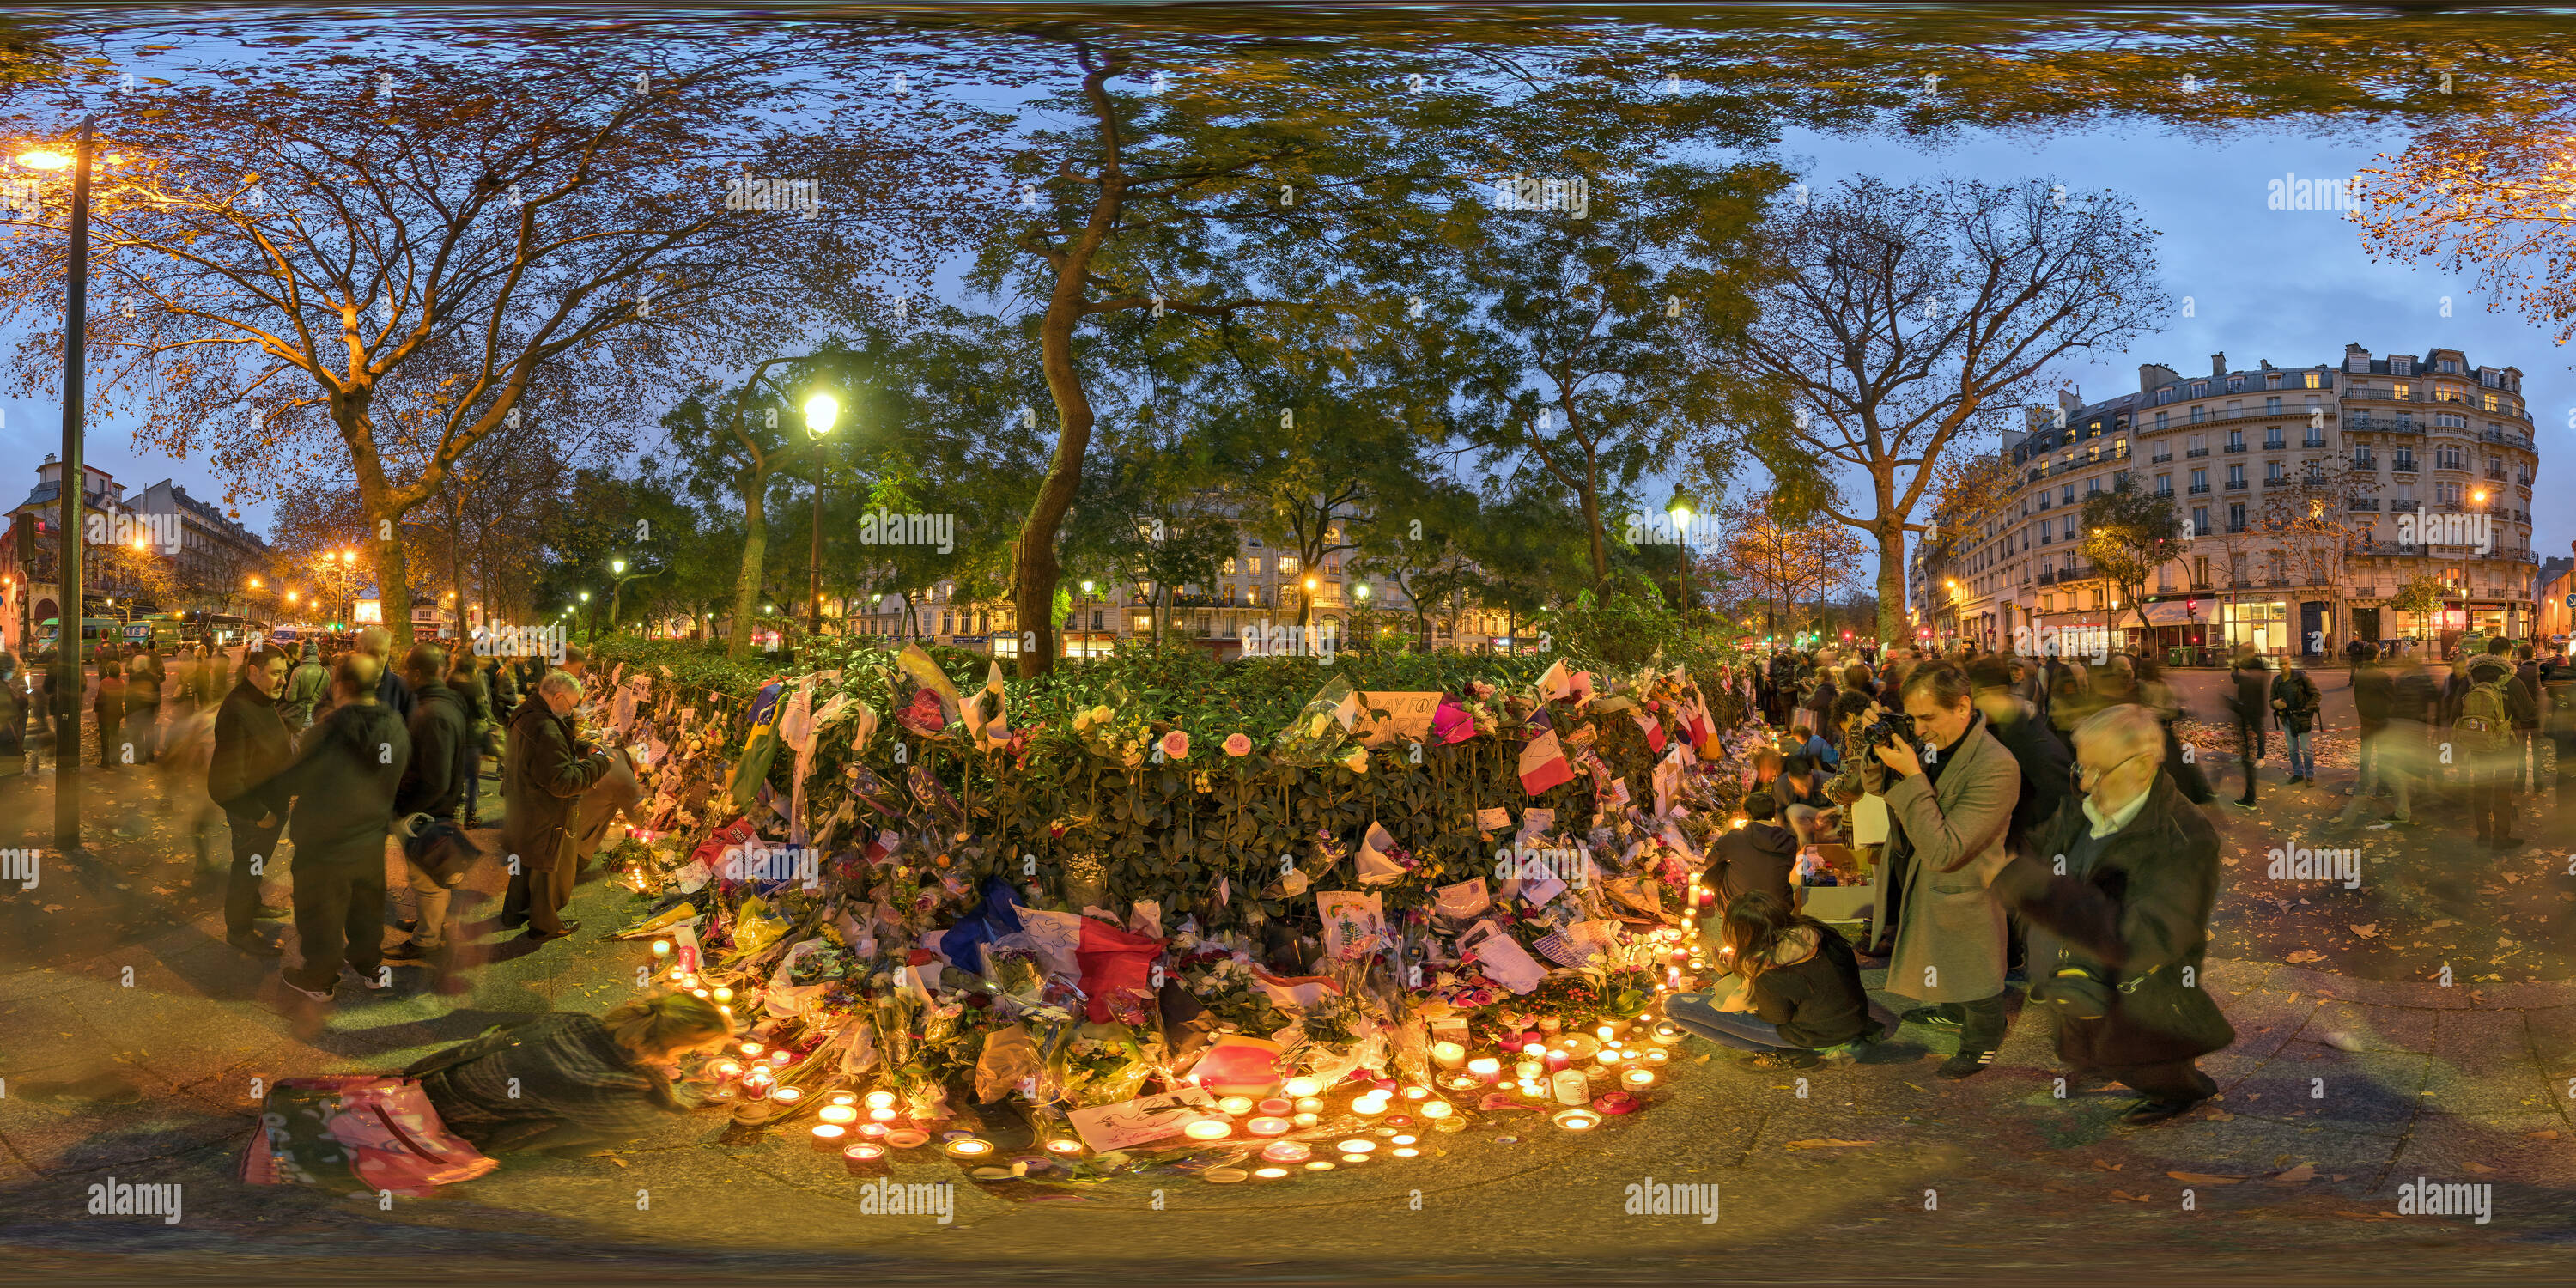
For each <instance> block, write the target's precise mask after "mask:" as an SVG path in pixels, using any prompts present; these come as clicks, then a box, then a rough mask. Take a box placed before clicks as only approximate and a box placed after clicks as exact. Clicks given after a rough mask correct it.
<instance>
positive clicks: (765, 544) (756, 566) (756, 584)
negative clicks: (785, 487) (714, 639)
mask: <svg viewBox="0 0 2576 1288" xmlns="http://www.w3.org/2000/svg"><path fill="white" fill-rule="evenodd" d="M739 477H740V479H741V486H742V519H743V543H742V571H741V572H739V573H736V574H735V575H734V583H733V632H732V638H731V639H729V640H728V641H726V644H725V656H726V657H727V658H730V659H732V660H733V661H736V662H740V661H743V660H745V659H747V658H749V657H750V656H751V609H752V605H753V604H755V603H757V602H758V601H759V598H760V565H761V560H762V559H763V557H765V556H766V555H767V554H768V552H769V521H768V518H767V516H766V515H765V514H764V513H763V511H764V508H765V507H766V506H767V504H768V498H767V497H765V496H763V495H761V494H762V493H763V492H764V491H766V490H767V485H768V479H767V477H766V475H765V474H764V473H763V472H762V471H760V470H759V469H758V468H756V467H755V468H752V469H746V470H744V471H743V472H742V474H741V475H740V476H739Z"/></svg>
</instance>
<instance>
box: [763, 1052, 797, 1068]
mask: <svg viewBox="0 0 2576 1288" xmlns="http://www.w3.org/2000/svg"><path fill="white" fill-rule="evenodd" d="M769 1062H770V1063H771V1064H774V1065H776V1066H778V1067H779V1068H781V1069H784V1068H786V1067H787V1066H789V1065H791V1064H794V1063H796V1053H795V1052H793V1051H772V1052H770V1053H769Z"/></svg>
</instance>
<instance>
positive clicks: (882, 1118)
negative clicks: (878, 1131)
mask: <svg viewBox="0 0 2576 1288" xmlns="http://www.w3.org/2000/svg"><path fill="white" fill-rule="evenodd" d="M868 1117H869V1118H871V1119H873V1120H875V1121H877V1122H881V1123H890V1122H893V1121H894V1120H895V1119H897V1118H899V1117H902V1115H901V1114H898V1113H896V1112H895V1111H894V1110H891V1109H871V1110H869V1111H868Z"/></svg>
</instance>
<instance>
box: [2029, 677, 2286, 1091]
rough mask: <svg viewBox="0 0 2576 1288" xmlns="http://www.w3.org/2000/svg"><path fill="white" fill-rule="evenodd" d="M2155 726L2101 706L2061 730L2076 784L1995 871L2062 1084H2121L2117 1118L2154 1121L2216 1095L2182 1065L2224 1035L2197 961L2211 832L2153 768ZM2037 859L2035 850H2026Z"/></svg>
mask: <svg viewBox="0 0 2576 1288" xmlns="http://www.w3.org/2000/svg"><path fill="white" fill-rule="evenodd" d="M2164 754H2165V743H2164V731H2163V730H2162V729H2161V728H2159V727H2158V725H2157V723H2156V719H2155V716H2154V714H2153V713H2151V712H2149V711H2148V710H2146V709H2145V708H2143V707H2135V706H2124V707H2110V708H2106V709H2104V710H2103V711H2101V712H2099V713H2097V714H2096V715H2094V716H2093V717H2092V718H2090V719H2088V720H2086V721H2085V722H2084V723H2083V725H2081V726H2079V727H2078V728H2077V729H2076V731H2075V756H2076V763H2077V773H2078V778H2077V781H2078V784H2079V786H2081V787H2082V788H2083V790H2084V791H2085V792H2086V793H2087V795H2086V796H2085V797H2084V799H2082V800H2078V801H2069V802H2067V804H2066V805H2065V806H2064V807H2063V808H2061V809H2060V810H2059V811H2058V814H2057V818H2056V819H2055V820H2054V821H2053V822H2052V823H2051V824H2050V825H2049V826H2048V828H2047V829H2046V830H2045V831H2043V832H2042V833H2041V834H2040V836H2039V838H2038V842H2039V843H2038V844H2037V845H2036V846H2035V847H2034V848H2033V852H2032V853H2029V854H2023V855H2019V856H2016V857H2015V858H2014V860H2013V861H2012V862H2011V863H2010V864H2008V865H2006V866H2005V868H2004V870H2003V872H2002V873H2001V874H1999V875H1998V876H1997V877H1996V878H1995V886H1994V890H1995V893H1996V895H1997V897H1999V898H2003V899H2005V900H2007V901H2008V902H2009V903H2011V904H2013V905H2014V906H2016V907H2018V908H2019V909H2020V910H2021V913H2022V915H2023V916H2024V917H2026V918H2028V919H2029V921H2030V924H2031V931H2030V975H2031V979H2032V981H2033V985H2032V988H2031V1000H2032V1001H2033V1002H2035V1003H2041V1004H2045V1005H2046V1006H2047V1008H2048V1009H2049V1010H2050V1011H2051V1012H2052V1013H2054V1015H2055V1016H2056V1020H2057V1056H2058V1059H2060V1060H2062V1061H2064V1062H2065V1063H2066V1066H2067V1081H2068V1083H2069V1084H2070V1090H2089V1089H2092V1088H2095V1087H2100V1086H2104V1085H2107V1084H2109V1083H2113V1082H2117V1083H2121V1084H2123V1085H2125V1086H2127V1087H2129V1088H2130V1089H2131V1090H2134V1091H2136V1092H2138V1093H2139V1094H2140V1095H2142V1096H2144V1097H2145V1099H2142V1100H2140V1101H2139V1102H2137V1103H2136V1104H2134V1105H2132V1106H2130V1107H2129V1109H2128V1110H2127V1112H2126V1113H2125V1114H2124V1115H2123V1116H2122V1119H2121V1120H2122V1121H2123V1122H2126V1123H2129V1124H2131V1125H2133V1126H2144V1125H2146V1124H2149V1123H2159V1122H2163V1121H2165V1120H2166V1119H2168V1118H2172V1117H2174V1116H2175V1115H2177V1114H2181V1113H2183V1112H2186V1111H2188V1110H2189V1109H2191V1108H2192V1106H2194V1105H2197V1104H2199V1103H2200V1102H2202V1101H2204V1100H2207V1099H2208V1098H2209V1097H2210V1096H2212V1095H2214V1094H2216V1093H2217V1091H2218V1085H2217V1084H2216V1083H2214V1082H2212V1081H2210V1078H2209V1075H2207V1074H2205V1073H2202V1072H2201V1071H2200V1069H2199V1068H2198V1066H2197V1065H2196V1064H2195V1063H2194V1062H2195V1061H2197V1060H2198V1059H2199V1058H2200V1057H2201V1056H2204V1055H2207V1054H2209V1053H2210V1052H2212V1051H2218V1050H2223V1049H2225V1048H2226V1047H2227V1046H2228V1045H2229V1044H2231V1043H2233V1042H2235V1041H2236V1030H2235V1028H2234V1027H2233V1026H2231V1025H2229V1024H2228V1022H2227V1017H2226V1016H2225V1015H2224V1014H2221V1013H2220V1011H2219V1009H2218V1003H2217V1002H2216V1001H2214V1000H2212V999H2211V997H2210V996H2209V991H2208V988H2207V983H2208V981H2207V980H2206V979H2205V978H2204V966H2203V961H2202V958H2203V957H2204V955H2205V954H2206V953H2207V952H2208V948H2209V910H2210V906H2211V905H2212V904H2214V903H2215V902H2217V899H2218V832H2217V830H2216V829H2215V828H2213V827H2211V826H2210V823H2209V820H2208V819H2207V818H2206V817H2204V816H2203V815H2202V814H2201V812H2200V811H2199V810H2197V809H2194V808H2192V805H2191V802H2190V801H2188V800H2186V799H2184V798H2183V794H2182V790H2181V789H2180V788H2178V787H2176V786H2175V785H2174V781H2173V779H2172V778H2171V777H2170V776H2168V775H2167V774H2165V773H2164V770H2163V765H2164ZM2041 855H2045V856H2047V857H2046V858H2041V857H2038V856H2041Z"/></svg>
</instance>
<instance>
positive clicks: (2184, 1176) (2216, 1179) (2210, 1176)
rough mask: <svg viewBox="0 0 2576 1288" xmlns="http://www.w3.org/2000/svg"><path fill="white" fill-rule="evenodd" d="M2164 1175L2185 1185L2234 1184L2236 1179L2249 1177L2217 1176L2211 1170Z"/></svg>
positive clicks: (2240, 1179)
mask: <svg viewBox="0 0 2576 1288" xmlns="http://www.w3.org/2000/svg"><path fill="white" fill-rule="evenodd" d="M2165 1175H2167V1176H2170V1177H2172V1178H2174V1179H2175V1180H2177V1181H2180V1182H2182V1183H2183V1184H2185V1185H2234V1184H2235V1183H2237V1182H2238V1181H2242V1180H2247V1179H2249V1178H2247V1177H2243V1176H2219V1175H2217V1174H2215V1173H2211V1172H2167V1173H2165Z"/></svg>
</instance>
